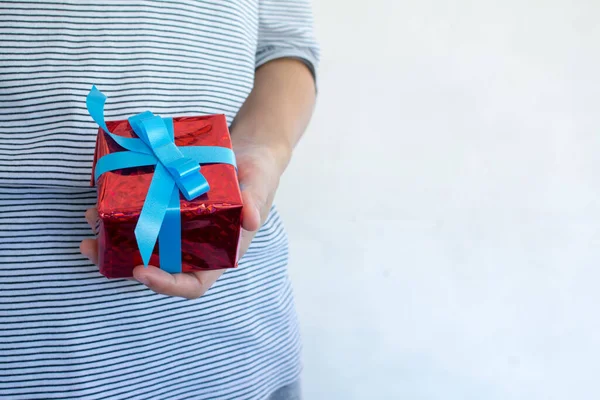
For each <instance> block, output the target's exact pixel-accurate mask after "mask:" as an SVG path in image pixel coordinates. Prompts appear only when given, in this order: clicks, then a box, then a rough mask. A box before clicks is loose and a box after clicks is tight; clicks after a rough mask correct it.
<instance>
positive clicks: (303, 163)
mask: <svg viewBox="0 0 600 400" xmlns="http://www.w3.org/2000/svg"><path fill="white" fill-rule="evenodd" d="M314 9H315V17H316V20H317V29H318V34H319V38H320V41H321V44H322V47H323V61H322V67H321V71H320V85H319V86H320V96H319V104H318V108H317V111H316V114H315V117H314V119H313V122H312V124H311V127H310V129H309V131H308V132H307V135H306V137H305V139H304V140H303V142H302V143H301V144H300V145H299V147H298V149H297V152H296V155H295V159H294V161H293V163H292V164H291V166H290V168H289V170H288V172H287V173H286V175H285V177H284V179H283V182H282V187H281V190H280V192H279V195H278V199H277V203H278V206H279V209H280V211H281V213H282V214H283V216H284V221H285V223H286V225H287V228H288V231H289V235H290V239H291V251H292V253H291V257H292V264H291V273H292V276H293V280H294V286H295V292H296V298H297V305H298V310H299V314H300V318H301V323H302V332H303V335H304V354H305V371H304V388H305V395H306V398H307V399H310V400H313V399H315V400H321V399H326V400H338V399H339V400H354V399H361V400H362V399H366V400H371V399H373V400H380V399H381V400H385V399H411V400H419V399H427V400H429V399H436V400H437V399H460V400H464V399H477V400H482V399H485V400H488V399H491V400H495V399H502V400H506V399H526V400H537V399H543V400H547V399H565V400H574V399H599V398H600V387H599V383H598V371H599V368H600V366H599V364H600V335H599V333H600V317H599V316H598V314H599V307H598V305H599V304H600V290H599V289H598V288H599V286H600V263H599V261H600V229H599V226H600V201H599V199H600V115H599V111H600V25H599V19H600V2H599V1H597V0H589V1H586V0H564V1H558V0H504V1H488V0H477V1H476V0H473V1H468V0H457V1H444V0H408V1H400V0H387V1H386V0H370V1H349V0H319V1H315V2H314Z"/></svg>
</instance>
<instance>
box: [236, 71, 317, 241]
mask: <svg viewBox="0 0 600 400" xmlns="http://www.w3.org/2000/svg"><path fill="white" fill-rule="evenodd" d="M314 104H315V85H314V79H313V76H312V74H311V72H310V70H309V69H308V68H307V67H306V65H305V64H304V63H302V62H301V61H298V60H296V59H277V60H274V61H271V62H269V63H267V64H265V65H263V66H261V67H260V68H259V69H258V70H257V71H256V79H255V86H254V89H253V90H252V92H251V93H250V96H248V99H247V100H246V102H245V103H244V105H243V106H242V108H241V109H240V111H239V113H238V115H237V117H236V118H235V121H234V122H233V124H232V127H231V132H232V141H233V148H234V150H235V152H236V157H237V159H238V163H239V164H240V165H241V167H240V183H241V185H242V189H243V194H244V203H245V205H246V209H247V212H246V213H245V214H244V217H245V218H244V219H245V223H244V228H245V229H247V230H249V231H255V230H257V229H258V228H259V227H260V225H261V223H262V222H264V219H265V218H266V216H267V214H268V212H269V209H270V206H271V202H272V196H273V195H274V192H275V190H276V188H277V185H278V183H279V177H280V176H281V174H282V173H283V172H284V170H285V168H286V167H287V165H288V163H289V161H290V158H291V156H292V150H293V149H294V147H295V145H296V144H297V143H298V141H299V140H300V138H301V137H302V134H303V133H304V130H305V129H306V126H307V125H308V122H309V120H310V117H311V115H312V111H313V107H314ZM265 159H266V160H265ZM259 162H262V163H266V162H268V163H269V164H270V165H264V166H262V168H269V169H270V170H271V171H272V172H271V173H269V174H267V175H272V177H271V178H270V180H271V181H268V180H266V179H258V178H259V177H256V178H254V177H253V176H252V175H254V169H256V168H250V167H252V166H254V165H255V164H257V163H259ZM257 210H259V212H258V213H256V212H254V211H257Z"/></svg>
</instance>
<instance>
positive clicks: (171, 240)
mask: <svg viewBox="0 0 600 400" xmlns="http://www.w3.org/2000/svg"><path fill="white" fill-rule="evenodd" d="M158 251H159V254H160V269H162V270H164V271H166V272H168V273H170V274H176V273H179V272H181V210H180V207H179V191H178V190H177V188H176V187H174V188H173V192H172V193H171V200H170V202H169V207H168V208H167V213H166V215H165V219H164V221H163V224H162V227H161V228H160V233H159V234H158Z"/></svg>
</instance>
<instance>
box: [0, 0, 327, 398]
mask: <svg viewBox="0 0 600 400" xmlns="http://www.w3.org/2000/svg"><path fill="white" fill-rule="evenodd" d="M0 52H1V53H2V62H1V63H0V398H2V399H4V398H6V399H16V400H18V399H149V398H152V399H177V400H180V399H219V400H221V399H264V398H266V397H267V396H268V395H269V394H270V393H272V392H273V391H275V390H276V389H277V388H279V387H281V386H283V385H285V384H287V383H290V382H292V381H294V380H295V379H297V377H298V374H299V372H300V363H299V353H300V341H299V334H298V325H297V321H296V315H295V312H294V306H293V296H292V291H291V285H290V282H289V279H288V275H287V271H286V265H287V257H288V244H287V236H286V234H285V231H284V228H283V225H282V223H281V220H280V218H279V216H278V214H277V212H276V210H275V209H273V210H272V212H271V213H270V215H269V218H268V220H267V222H266V223H265V224H264V226H263V227H262V228H261V230H260V231H259V233H258V234H257V236H256V238H255V240H254V241H253V243H252V245H251V247H250V249H249V250H248V252H247V253H246V255H245V256H244V258H243V259H242V260H241V262H240V265H239V267H238V268H237V269H234V270H230V271H227V272H226V273H225V274H224V275H223V276H222V277H221V278H220V279H219V280H218V282H217V283H216V284H215V285H214V286H213V288H211V289H210V290H209V292H208V293H207V294H206V295H205V296H203V297H202V298H201V299H198V300H193V301H189V300H183V299H179V298H171V297H167V296H162V295H157V294H155V293H152V292H151V291H149V290H147V289H145V288H144V287H143V286H142V285H140V284H138V283H136V282H134V281H129V280H107V279H106V278H104V277H102V276H101V275H100V274H99V273H98V269H97V267H96V266H94V265H91V264H90V263H89V261H87V260H86V259H84V258H83V257H82V256H81V255H80V253H79V250H78V248H79V243H80V241H81V240H82V239H83V238H86V237H90V236H91V235H92V232H91V230H90V228H89V227H88V226H87V223H86V222H85V219H84V217H83V214H84V212H85V210H86V209H87V208H89V207H90V206H92V205H93V204H95V201H96V192H95V190H94V189H93V188H90V187H89V182H90V171H91V166H92V157H93V151H94V145H95V137H96V131H97V127H96V126H95V124H94V123H93V122H92V121H91V118H90V117H89V116H88V114H87V111H86V109H85V96H86V94H87V92H88V90H89V89H90V87H91V85H92V84H95V85H97V86H98V87H99V88H100V89H101V90H102V91H103V92H105V93H106V94H107V95H108V96H109V101H108V103H107V108H106V116H107V119H108V120H114V119H124V118H126V117H128V116H130V115H132V114H135V113H138V112H142V111H145V110H148V109H149V110H152V111H153V112H155V113H157V114H160V115H162V116H165V117H167V116H185V115H206V114H215V113H218V114H225V116H226V118H227V121H228V123H231V122H232V121H233V119H234V118H235V115H236V113H237V112H238V110H239V108H240V107H241V105H242V104H243V102H244V100H245V99H246V97H247V96H248V94H249V93H250V91H251V89H252V85H253V79H254V70H255V68H256V67H258V66H260V65H262V64H264V63H266V62H268V61H270V60H273V59H275V58H279V57H296V58H298V59H301V60H303V61H304V62H305V63H306V65H307V66H308V67H309V68H310V69H311V71H313V73H314V71H315V70H316V67H317V62H318V57H319V51H318V47H317V46H316V43H315V40H314V35H313V32H312V16H311V10H310V5H309V4H308V1H292V0H279V1H264V0H260V1H259V0H235V1H234V0H230V1H223V0H212V1H208V0H207V1H195V0H182V1H174V0H163V1H150V0H137V1H132V0H128V1H121V0H120V1H116V0H111V1H105V2H98V1H97V0H95V1H94V0H85V1H81V0H63V1H37V0H36V1H33V0H31V1H17V0H9V1H2V2H0Z"/></svg>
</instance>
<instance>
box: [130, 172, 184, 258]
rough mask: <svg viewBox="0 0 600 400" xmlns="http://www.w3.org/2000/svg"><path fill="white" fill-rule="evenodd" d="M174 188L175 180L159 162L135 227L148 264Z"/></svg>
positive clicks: (136, 235)
mask: <svg viewBox="0 0 600 400" xmlns="http://www.w3.org/2000/svg"><path fill="white" fill-rule="evenodd" d="M174 189H175V182H174V181H173V179H172V178H171V176H170V174H169V173H168V172H167V170H166V169H165V168H164V167H163V166H162V165H161V164H157V165H156V170H155V171H154V177H153V178H152V182H151V183H150V188H149V189H148V194H147V196H146V201H145V202H144V206H143V207H142V212H141V213H140V218H139V220H138V223H137V225H136V227H135V237H136V240H137V243H138V248H139V250H140V254H141V255H142V261H143V262H144V265H146V266H147V265H148V264H149V263H150V257H151V256H152V251H153V250H154V246H155V245H156V240H157V239H158V235H159V232H160V229H161V226H162V224H163V220H164V218H165V214H166V213H167V209H168V207H169V204H170V201H171V197H172V193H173V190H174Z"/></svg>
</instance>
